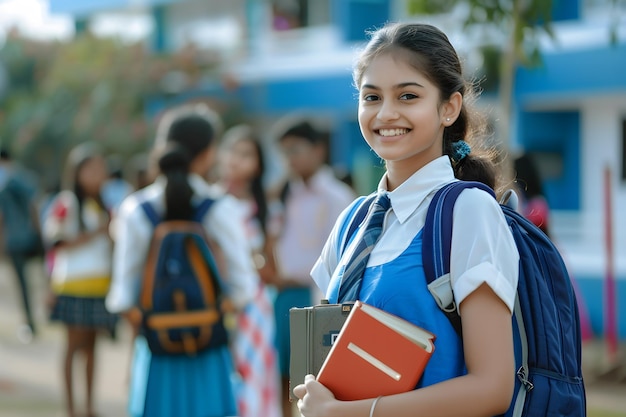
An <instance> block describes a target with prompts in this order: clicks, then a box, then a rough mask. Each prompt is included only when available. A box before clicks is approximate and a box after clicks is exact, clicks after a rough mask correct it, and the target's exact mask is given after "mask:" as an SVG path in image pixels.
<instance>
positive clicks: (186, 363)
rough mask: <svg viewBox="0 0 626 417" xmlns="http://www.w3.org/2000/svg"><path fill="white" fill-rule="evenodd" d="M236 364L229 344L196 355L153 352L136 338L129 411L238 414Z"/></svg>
mask: <svg viewBox="0 0 626 417" xmlns="http://www.w3.org/2000/svg"><path fill="white" fill-rule="evenodd" d="M233 377H234V366H233V359H232V356H231V353H230V351H229V348H228V346H224V347H221V348H218V349H211V350H207V351H204V352H202V353H201V354H199V355H198V356H195V357H187V356H153V355H152V354H151V352H150V349H149V348H148V344H147V342H146V340H145V339H144V338H143V337H137V338H136V339H135V349H134V354H133V364H132V370H131V379H130V394H129V401H128V412H129V414H130V415H131V416H133V417H172V416H185V417H227V416H236V415H237V407H236V402H235V389H234V386H233V382H234V379H233Z"/></svg>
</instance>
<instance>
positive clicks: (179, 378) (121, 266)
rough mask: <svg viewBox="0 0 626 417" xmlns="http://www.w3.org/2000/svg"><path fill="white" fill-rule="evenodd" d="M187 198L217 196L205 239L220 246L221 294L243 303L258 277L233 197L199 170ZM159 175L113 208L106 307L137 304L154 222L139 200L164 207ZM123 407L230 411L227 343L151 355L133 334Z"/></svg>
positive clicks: (198, 413) (212, 415) (158, 416)
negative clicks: (177, 353)
mask: <svg viewBox="0 0 626 417" xmlns="http://www.w3.org/2000/svg"><path fill="white" fill-rule="evenodd" d="M188 180H189V184H190V185H191V187H192V189H193V191H194V197H193V198H192V204H199V203H200V202H201V201H202V200H203V199H205V198H213V199H216V202H215V203H214V204H213V206H212V207H211V209H210V210H209V212H208V213H207V215H206V216H205V218H204V220H203V225H204V226H205V230H206V233H207V235H208V236H209V238H211V239H214V240H215V241H216V242H217V244H218V245H219V246H220V248H221V250H222V252H223V255H224V260H225V265H226V271H227V273H226V274H225V276H223V277H222V278H223V281H224V283H225V285H226V287H227V288H226V292H227V295H228V297H229V298H230V299H231V300H232V301H233V303H234V304H235V306H236V307H238V308H243V307H244V306H245V305H246V304H247V303H248V302H249V300H250V299H251V298H252V297H253V296H254V291H255V289H256V288H257V286H258V276H257V273H256V271H255V269H254V267H253V264H252V260H251V257H250V254H249V250H248V246H247V243H246V241H245V236H244V232H243V228H242V226H241V225H242V222H241V221H237V219H236V218H234V217H236V213H237V209H236V207H235V202H234V200H233V198H232V197H231V196H225V195H223V193H221V192H220V191H219V190H217V189H216V188H215V187H212V186H209V185H208V184H207V183H206V182H205V181H204V180H203V179H202V178H201V177H199V176H196V175H190V176H189V177H188ZM165 186H166V180H165V179H164V178H158V179H157V180H156V181H155V183H154V184H152V185H150V186H148V187H146V188H144V189H142V190H140V191H137V192H135V193H133V194H131V195H130V196H129V197H128V198H126V199H125V200H124V201H123V203H122V205H121V206H120V208H119V211H118V215H117V219H116V222H115V236H116V240H115V251H114V258H113V279H112V282H111V288H110V291H109V294H108V296H107V299H106V306H107V308H108V309H109V310H110V311H113V312H122V311H125V310H128V309H130V308H131V307H133V306H134V305H136V303H137V299H138V295H139V290H140V286H141V280H142V274H143V267H144V262H145V259H146V257H147V253H148V247H149V244H150V238H151V234H152V230H153V226H152V224H151V222H150V221H149V219H148V218H147V216H146V215H145V213H144V211H143V209H142V208H141V207H140V204H141V203H142V202H144V201H147V202H149V203H150V204H151V205H152V206H153V207H154V209H155V210H156V211H157V213H159V214H162V213H164V211H165V202H164V201H165V198H164V193H165ZM130 376H131V378H130V392H129V403H128V408H129V413H130V415H131V416H133V417H139V416H142V417H169V416H174V415H180V416H186V417H224V416H234V415H236V414H237V408H236V403H235V393H234V385H233V376H234V367H233V359H232V355H231V353H230V351H229V347H228V346H226V345H225V346H223V347H220V348H216V349H210V350H205V351H203V352H201V353H199V354H198V355H196V356H193V357H188V356H160V355H152V354H151V352H150V350H149V348H148V345H147V342H146V340H145V338H143V337H142V336H138V337H137V338H136V339H135V347H134V353H133V361H132V367H131V375H130Z"/></svg>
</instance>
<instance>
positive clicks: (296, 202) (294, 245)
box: [273, 166, 354, 376]
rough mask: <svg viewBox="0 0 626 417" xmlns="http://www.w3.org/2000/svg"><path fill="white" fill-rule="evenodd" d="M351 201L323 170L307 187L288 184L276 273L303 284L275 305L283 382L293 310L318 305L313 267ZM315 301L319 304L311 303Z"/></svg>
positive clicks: (280, 220) (347, 192)
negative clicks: (339, 217) (312, 278)
mask: <svg viewBox="0 0 626 417" xmlns="http://www.w3.org/2000/svg"><path fill="white" fill-rule="evenodd" d="M353 199H354V192H353V191H352V189H351V188H350V187H348V185H346V184H345V183H343V182H342V181H340V180H339V179H337V177H336V176H335V174H334V172H333V171H332V169H331V168H330V167H328V166H324V167H322V168H320V169H319V170H318V171H317V172H316V173H315V174H314V175H313V176H312V177H311V178H310V179H309V181H308V182H307V183H304V181H302V180H301V179H299V178H294V179H291V180H290V182H289V194H288V196H287V199H286V202H285V204H284V207H283V211H282V213H280V214H278V215H277V216H275V217H274V222H275V223H274V225H273V233H275V234H277V235H278V239H277V243H276V248H275V255H276V264H277V268H278V270H279V272H280V274H281V275H282V276H284V277H287V278H289V279H291V280H293V281H296V282H297V283H298V284H299V286H293V287H291V288H283V289H281V290H280V291H279V292H278V294H277V296H276V299H275V300H274V312H275V315H276V347H277V349H278V356H279V364H280V371H281V374H282V375H283V376H288V375H289V354H290V347H289V343H290V342H289V309H291V308H292V307H305V306H309V305H311V304H312V303H314V304H315V303H319V298H320V297H319V296H318V294H317V293H318V292H319V291H313V289H314V287H315V283H314V282H313V281H312V280H311V276H310V271H311V267H312V266H313V265H314V264H315V261H316V260H317V258H318V256H319V254H320V251H321V249H322V247H323V246H324V242H325V241H326V238H327V237H328V234H329V233H330V231H331V230H332V228H333V225H334V224H335V221H336V220H337V216H339V214H340V213H341V212H342V211H343V210H344V209H345V208H346V207H347V206H348V205H349V204H350V202H351V201H352V200H353ZM275 212H276V211H275ZM277 218H278V220H276V219H277ZM319 295H321V294H319ZM314 296H315V297H316V298H318V299H317V300H315V299H313V297H314Z"/></svg>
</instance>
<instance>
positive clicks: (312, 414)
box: [293, 375, 337, 417]
mask: <svg viewBox="0 0 626 417" xmlns="http://www.w3.org/2000/svg"><path fill="white" fill-rule="evenodd" d="M293 393H294V394H295V395H296V397H298V398H299V400H298V410H300V414H302V416H303V417H330V414H329V410H330V407H331V405H332V404H333V403H335V402H337V400H336V399H335V396H334V395H333V393H332V392H330V390H329V389H328V388H326V387H325V386H324V385H322V384H320V383H319V382H317V381H316V380H315V377H314V376H313V375H307V376H305V377H304V384H300V385H298V386H296V387H295V388H294V389H293Z"/></svg>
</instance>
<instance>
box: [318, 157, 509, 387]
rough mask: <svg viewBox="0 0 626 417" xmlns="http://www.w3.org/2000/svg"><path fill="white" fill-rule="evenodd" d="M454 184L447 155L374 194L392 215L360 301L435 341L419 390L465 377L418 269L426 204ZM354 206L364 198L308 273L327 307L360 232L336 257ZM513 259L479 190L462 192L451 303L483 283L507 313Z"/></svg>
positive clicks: (495, 209) (505, 234)
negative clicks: (381, 195) (387, 199)
mask: <svg viewBox="0 0 626 417" xmlns="http://www.w3.org/2000/svg"><path fill="white" fill-rule="evenodd" d="M452 181H455V178H454V173H453V170H452V166H451V164H450V161H449V158H448V157H447V156H442V157H440V158H437V159H436V160H434V161H432V162H431V163H429V164H428V165H426V166H425V167H423V168H422V169H420V170H419V171H417V172H416V173H415V174H413V175H412V176H411V177H410V178H408V179H407V180H406V181H405V182H404V183H403V184H401V185H400V186H399V187H398V188H396V189H395V190H393V191H391V192H388V191H387V190H386V176H383V178H382V179H381V181H380V183H379V185H378V192H385V193H387V194H388V195H389V197H390V200H391V209H390V210H389V211H388V212H387V214H386V217H385V221H384V224H383V231H382V234H381V237H380V240H379V241H378V243H377V244H376V246H375V247H374V249H373V251H372V252H371V254H370V257H369V259H368V263H367V266H366V269H365V273H364V275H363V281H362V287H361V290H360V294H359V297H358V298H359V299H360V300H362V301H363V302H365V303H368V304H371V305H374V306H376V307H379V308H381V309H383V310H386V311H388V312H390V313H393V314H396V315H398V316H400V317H402V318H404V319H406V320H408V321H410V322H412V323H415V324H417V325H419V326H421V327H423V328H425V329H426V330H429V331H431V332H433V333H434V334H435V335H436V336H437V338H436V341H435V352H434V354H433V356H432V358H431V360H430V362H429V363H428V366H427V367H426V369H425V371H424V375H423V377H422V379H421V381H420V383H419V385H418V387H422V386H428V385H432V384H435V383H438V382H441V381H445V380H448V379H451V378H454V377H457V376H460V375H463V374H465V373H466V372H467V371H466V369H465V363H464V359H463V346H462V343H461V340H460V338H459V336H458V335H457V334H456V332H455V330H454V329H453V327H452V325H451V324H450V322H449V321H448V319H447V317H446V316H445V315H444V314H443V312H441V310H440V309H439V308H438V307H437V305H436V303H435V301H434V299H433V296H432V295H431V294H430V292H429V291H428V289H427V287H426V281H425V276H424V268H423V264H422V233H423V227H424V222H425V219H426V212H427V210H428V205H429V203H430V201H431V200H432V198H433V196H434V194H435V192H436V191H437V190H438V189H439V188H441V187H442V186H443V185H445V184H447V183H449V182H452ZM360 201H362V198H361V199H357V200H356V201H355V202H354V203H353V204H352V205H351V206H350V207H348V208H347V209H346V210H344V212H343V213H342V214H341V216H340V217H339V219H338V221H337V224H336V225H335V227H334V229H333V231H332V233H331V235H330V236H329V238H328V241H327V242H326V245H325V246H324V249H323V251H322V254H321V255H320V257H319V259H318V261H317V262H316V264H315V266H314V267H313V269H312V271H311V275H312V277H313V279H314V280H315V281H316V283H317V284H318V285H319V286H320V288H321V289H322V291H325V292H326V296H327V297H328V298H329V300H330V302H331V303H333V302H337V295H338V289H339V284H340V283H341V278H342V273H343V270H344V269H345V263H346V261H347V260H348V259H350V255H351V253H352V251H353V250H354V247H355V246H356V244H355V243H356V242H357V241H358V239H359V235H360V233H361V232H362V231H361V230H358V229H357V231H356V232H355V234H354V236H353V239H352V241H351V242H350V243H349V244H348V245H347V247H346V249H345V253H344V255H343V256H340V251H341V248H342V247H343V246H342V245H343V244H344V239H345V238H346V236H345V234H346V230H347V225H348V224H349V223H350V222H349V219H350V218H351V216H353V215H354V213H355V212H356V207H357V206H358V204H359V202H360ZM518 261H519V254H518V252H517V248H516V246H515V242H514V241H513V237H512V235H511V233H510V230H509V229H508V226H507V224H506V222H505V219H504V216H503V214H502V211H501V209H500V207H499V206H498V203H497V201H496V200H495V199H493V198H492V197H491V196H490V195H488V194H487V193H485V192H484V191H482V190H478V189H467V190H464V191H463V192H462V193H461V195H460V196H459V198H458V200H457V202H456V205H455V208H454V213H453V235H452V249H451V266H450V267H451V271H450V274H451V282H452V289H453V292H454V297H455V302H456V304H457V305H460V303H461V302H462V301H463V300H464V299H465V298H466V297H467V296H468V295H469V294H471V293H472V292H473V291H474V290H476V289H477V288H478V287H479V286H480V285H482V284H483V283H486V284H487V285H489V286H490V288H491V289H492V290H493V291H494V292H495V294H496V295H497V296H498V297H500V298H501V299H502V301H503V302H504V303H505V305H507V306H508V307H509V309H510V310H511V311H512V309H513V305H514V301H515V294H516V288H517V280H518ZM486 343H487V341H486Z"/></svg>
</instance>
